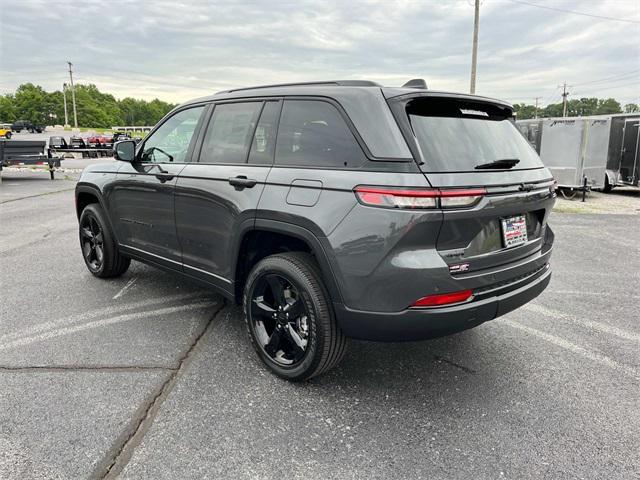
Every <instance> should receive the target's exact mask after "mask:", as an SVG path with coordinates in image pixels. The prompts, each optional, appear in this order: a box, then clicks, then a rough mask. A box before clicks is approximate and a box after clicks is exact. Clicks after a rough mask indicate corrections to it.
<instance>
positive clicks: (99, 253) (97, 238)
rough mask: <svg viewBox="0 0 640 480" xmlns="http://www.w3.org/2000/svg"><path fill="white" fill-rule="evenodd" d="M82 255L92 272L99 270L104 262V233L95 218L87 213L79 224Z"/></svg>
mask: <svg viewBox="0 0 640 480" xmlns="http://www.w3.org/2000/svg"><path fill="white" fill-rule="evenodd" d="M80 242H81V244H82V255H84V260H85V262H86V264H87V267H89V270H91V271H92V272H98V271H100V267H102V264H103V263H104V235H103V233H102V229H101V228H100V225H99V224H98V222H97V221H96V219H95V218H94V217H93V216H91V215H87V216H86V217H85V218H84V219H83V222H82V223H81V224H80Z"/></svg>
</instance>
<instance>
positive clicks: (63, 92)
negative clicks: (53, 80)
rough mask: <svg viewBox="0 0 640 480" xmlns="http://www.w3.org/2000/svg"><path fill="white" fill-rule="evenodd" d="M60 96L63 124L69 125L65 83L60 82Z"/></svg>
mask: <svg viewBox="0 0 640 480" xmlns="http://www.w3.org/2000/svg"><path fill="white" fill-rule="evenodd" d="M62 98H63V100H64V126H65V127H66V126H67V125H69V116H68V115H67V84H66V83H63V84H62Z"/></svg>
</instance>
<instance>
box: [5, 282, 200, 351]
mask: <svg viewBox="0 0 640 480" xmlns="http://www.w3.org/2000/svg"><path fill="white" fill-rule="evenodd" d="M199 296H202V294H201V293H182V294H178V295H167V296H166V297H157V298H150V299H147V300H141V301H139V302H132V303H126V304H123V305H121V304H118V305H107V306H104V307H101V308H100V309H98V310H93V311H90V312H85V313H81V314H79V315H73V316H71V317H66V318H61V319H58V320H51V321H48V322H44V323H40V324H38V325H34V326H33V327H30V328H26V329H24V330H20V331H17V332H13V333H7V334H5V335H2V336H0V345H3V344H5V343H6V342H9V341H13V340H17V339H19V338H22V337H29V336H33V335H35V334H38V333H43V332H46V331H48V330H55V329H57V328H61V327H65V326H68V325H73V324H75V323H81V322H85V321H87V320H93V319H96V318H100V317H106V316H109V315H115V314H119V313H123V312H126V311H128V310H135V309H138V308H148V307H152V306H154V305H161V304H163V303H169V302H178V301H186V300H192V299H195V298H197V297H199Z"/></svg>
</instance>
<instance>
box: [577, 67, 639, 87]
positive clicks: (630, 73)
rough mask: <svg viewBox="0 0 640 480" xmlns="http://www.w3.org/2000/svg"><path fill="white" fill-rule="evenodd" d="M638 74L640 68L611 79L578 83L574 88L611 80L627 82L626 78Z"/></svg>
mask: <svg viewBox="0 0 640 480" xmlns="http://www.w3.org/2000/svg"><path fill="white" fill-rule="evenodd" d="M637 72H640V68H636V69H635V70H631V71H629V72H626V73H619V74H617V75H613V76H611V77H606V78H600V79H598V80H591V81H589V82H582V83H576V84H575V85H574V87H575V86H576V85H590V84H592V83H601V82H606V81H610V80H611V81H618V80H626V77H629V76H633V75H635V74H636V73H637ZM638 78H639V80H640V76H639V77H638Z"/></svg>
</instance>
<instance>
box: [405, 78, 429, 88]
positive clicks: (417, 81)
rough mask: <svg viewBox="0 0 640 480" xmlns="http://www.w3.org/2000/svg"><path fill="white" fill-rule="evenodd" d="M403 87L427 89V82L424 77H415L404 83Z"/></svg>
mask: <svg viewBox="0 0 640 480" xmlns="http://www.w3.org/2000/svg"><path fill="white" fill-rule="evenodd" d="M402 88H424V89H425V90H426V89H427V82H425V81H424V80H423V79H422V78H414V79H413V80H409V81H408V82H407V83H405V84H404V85H402Z"/></svg>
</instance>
